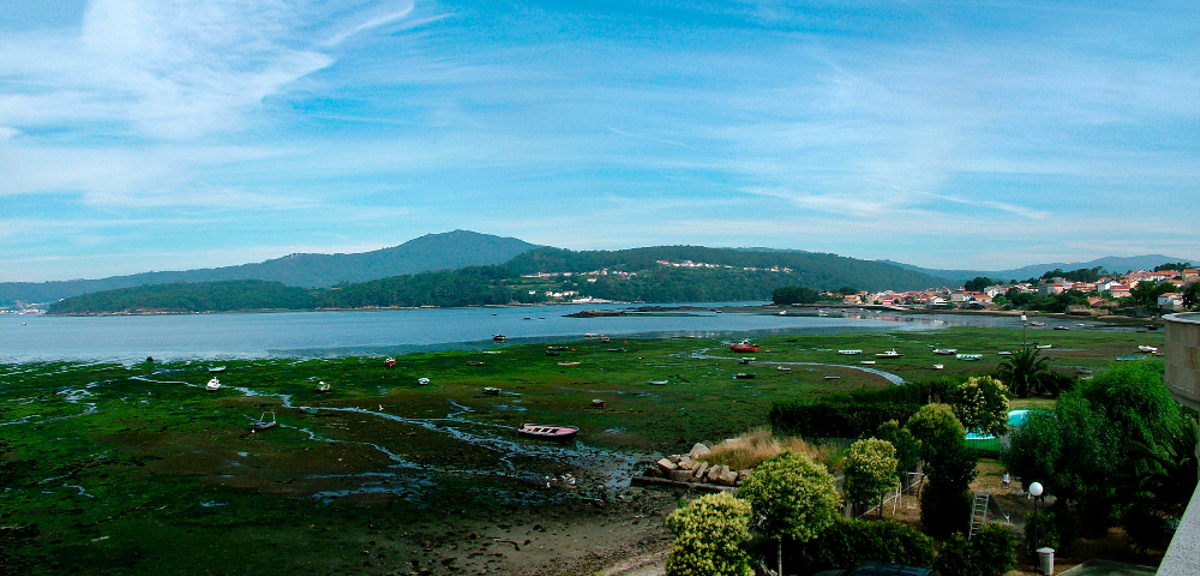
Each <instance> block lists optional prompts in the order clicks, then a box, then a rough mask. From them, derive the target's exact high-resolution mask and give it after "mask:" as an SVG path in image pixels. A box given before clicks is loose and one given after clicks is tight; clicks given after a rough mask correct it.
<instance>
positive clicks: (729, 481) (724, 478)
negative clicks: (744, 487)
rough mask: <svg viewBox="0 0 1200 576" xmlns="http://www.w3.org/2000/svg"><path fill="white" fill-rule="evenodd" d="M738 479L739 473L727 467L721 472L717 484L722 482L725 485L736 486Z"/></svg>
mask: <svg viewBox="0 0 1200 576" xmlns="http://www.w3.org/2000/svg"><path fill="white" fill-rule="evenodd" d="M737 479H738V473H737V472H734V471H733V470H730V469H728V468H726V469H725V471H724V472H722V473H721V476H720V477H718V478H717V484H722V485H725V486H736V485H737Z"/></svg>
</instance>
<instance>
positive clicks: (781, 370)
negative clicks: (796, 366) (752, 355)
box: [775, 366, 792, 372]
mask: <svg viewBox="0 0 1200 576" xmlns="http://www.w3.org/2000/svg"><path fill="white" fill-rule="evenodd" d="M775 369H776V370H778V371H780V372H791V371H792V369H791V368H788V367H787V366H776V367H775Z"/></svg>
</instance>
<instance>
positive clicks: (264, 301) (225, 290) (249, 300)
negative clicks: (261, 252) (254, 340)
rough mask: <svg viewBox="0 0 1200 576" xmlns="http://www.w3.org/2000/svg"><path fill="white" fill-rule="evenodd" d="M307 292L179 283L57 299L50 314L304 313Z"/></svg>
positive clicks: (275, 286) (238, 283)
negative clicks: (300, 311) (280, 311)
mask: <svg viewBox="0 0 1200 576" xmlns="http://www.w3.org/2000/svg"><path fill="white" fill-rule="evenodd" d="M312 307H313V296H312V294H310V292H309V291H308V290H305V289H303V288H296V287H292V286H284V285H283V284H281V283H279V282H267V281H264V280H230V281H225V282H197V283H190V282H179V283H174V284H155V285H153V286H136V287H133V288H119V289H116V290H103V291H100V292H93V293H91V294H84V295H81V296H75V297H73V298H67V299H65V300H60V301H58V302H55V303H53V304H51V305H50V307H49V309H48V312H49V313H50V314H154V313H164V314H165V313H173V314H181V313H187V312H234V311H244V310H308V309H311V308H312Z"/></svg>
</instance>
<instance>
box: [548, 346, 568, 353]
mask: <svg viewBox="0 0 1200 576" xmlns="http://www.w3.org/2000/svg"><path fill="white" fill-rule="evenodd" d="M546 349H547V350H553V351H555V352H566V351H567V350H570V349H571V347H570V346H547V347H546Z"/></svg>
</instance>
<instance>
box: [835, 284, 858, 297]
mask: <svg viewBox="0 0 1200 576" xmlns="http://www.w3.org/2000/svg"><path fill="white" fill-rule="evenodd" d="M834 292H837V293H838V294H841V295H842V296H849V295H851V294H858V288H855V287H853V286H842V287H841V288H838V289H837V290H834Z"/></svg>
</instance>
